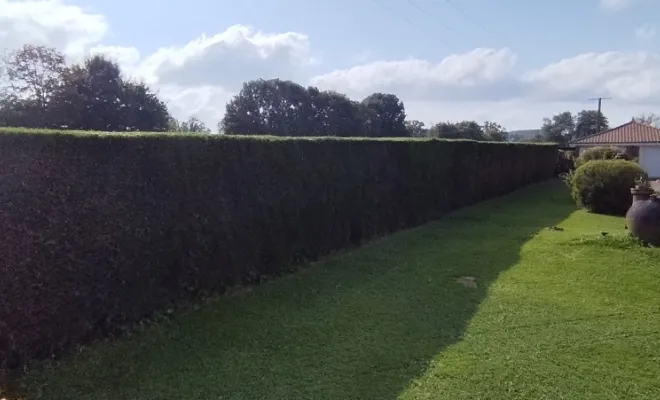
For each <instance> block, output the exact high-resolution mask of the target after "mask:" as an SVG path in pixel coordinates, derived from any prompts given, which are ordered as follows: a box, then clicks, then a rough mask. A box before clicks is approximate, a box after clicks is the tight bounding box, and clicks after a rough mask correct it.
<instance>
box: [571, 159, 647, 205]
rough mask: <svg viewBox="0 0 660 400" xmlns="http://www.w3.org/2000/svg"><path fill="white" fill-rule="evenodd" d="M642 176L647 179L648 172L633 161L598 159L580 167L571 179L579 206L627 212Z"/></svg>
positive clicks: (572, 189) (574, 196)
mask: <svg viewBox="0 0 660 400" xmlns="http://www.w3.org/2000/svg"><path fill="white" fill-rule="evenodd" d="M639 177H645V178H646V172H644V170H643V169H642V168H641V167H640V166H639V165H638V164H636V163H634V162H632V161H627V160H594V161H589V162H587V163H585V164H583V165H581V166H580V167H578V168H577V169H576V170H575V171H574V173H573V174H572V175H571V176H570V178H569V181H570V186H571V192H572V194H573V198H574V199H575V201H576V202H577V203H578V205H580V206H582V207H584V208H586V209H587V210H589V211H591V212H595V213H600V214H613V215H624V214H625V213H626V211H627V210H628V208H629V207H630V204H631V203H632V197H631V194H630V189H631V188H633V187H634V186H635V180H636V179H638V178H639Z"/></svg>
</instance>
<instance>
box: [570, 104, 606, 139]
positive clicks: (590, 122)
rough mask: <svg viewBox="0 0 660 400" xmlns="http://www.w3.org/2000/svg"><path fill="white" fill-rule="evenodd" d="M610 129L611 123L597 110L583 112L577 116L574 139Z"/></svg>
mask: <svg viewBox="0 0 660 400" xmlns="http://www.w3.org/2000/svg"><path fill="white" fill-rule="evenodd" d="M607 129H609V121H608V120H607V117H605V116H604V115H603V114H602V113H599V112H598V111H596V110H582V111H580V113H579V114H578V116H577V119H576V124H575V134H574V135H573V138H574V139H580V138H583V137H585V136H589V135H594V134H596V133H599V132H602V131H604V130H607Z"/></svg>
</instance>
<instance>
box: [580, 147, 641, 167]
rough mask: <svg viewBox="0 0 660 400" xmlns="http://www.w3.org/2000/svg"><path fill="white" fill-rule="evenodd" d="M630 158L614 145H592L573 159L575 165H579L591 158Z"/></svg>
mask: <svg viewBox="0 0 660 400" xmlns="http://www.w3.org/2000/svg"><path fill="white" fill-rule="evenodd" d="M630 159H631V158H630V157H629V156H628V155H627V154H626V153H625V152H624V151H621V150H619V149H617V148H614V147H593V148H590V149H586V150H585V151H583V152H582V154H580V156H579V157H578V158H577V160H575V166H576V167H579V166H580V165H583V164H585V163H587V162H589V161H593V160H630Z"/></svg>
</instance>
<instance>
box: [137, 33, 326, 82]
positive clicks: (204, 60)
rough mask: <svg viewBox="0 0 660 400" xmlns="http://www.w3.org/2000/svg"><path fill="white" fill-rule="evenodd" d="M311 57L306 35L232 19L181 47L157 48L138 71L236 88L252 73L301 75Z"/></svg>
mask: <svg viewBox="0 0 660 400" xmlns="http://www.w3.org/2000/svg"><path fill="white" fill-rule="evenodd" d="M315 62H316V60H315V59H314V58H313V57H312V56H311V51H310V46H309V40H308V38H307V36H306V35H303V34H300V33H295V32H286V33H278V34H266V33H262V32H258V31H255V30H253V29H252V28H250V27H247V26H243V25H234V26H231V27H229V28H227V30H225V31H224V32H222V33H219V34H216V35H213V36H206V35H202V36H200V37H199V38H197V39H195V40H193V41H191V42H189V43H188V44H186V45H184V46H181V47H168V48H161V49H159V50H158V51H156V52H155V53H154V54H152V55H150V56H149V57H147V58H146V59H145V60H144V61H143V63H142V65H141V67H140V73H141V74H142V75H144V76H145V77H146V78H147V79H148V80H151V81H153V82H158V83H162V84H176V85H181V86H187V87H194V86H209V85H210V86H221V87H223V88H231V89H234V90H235V89H238V88H240V86H241V84H242V82H244V81H247V80H251V79H257V78H275V77H280V78H283V79H296V78H300V75H299V74H300V72H301V70H302V69H304V68H305V67H306V66H308V65H310V64H313V63H315Z"/></svg>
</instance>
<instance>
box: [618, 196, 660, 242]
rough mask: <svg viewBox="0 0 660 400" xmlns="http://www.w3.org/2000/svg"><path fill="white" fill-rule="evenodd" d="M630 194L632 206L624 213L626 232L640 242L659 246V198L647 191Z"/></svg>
mask: <svg viewBox="0 0 660 400" xmlns="http://www.w3.org/2000/svg"><path fill="white" fill-rule="evenodd" d="M630 192H631V193H632V195H633V204H632V206H630V209H628V213H626V225H627V226H628V230H629V231H630V233H632V234H633V235H634V236H636V237H638V238H639V239H640V240H641V241H642V242H645V243H648V244H651V245H653V246H660V198H659V197H658V195H653V194H651V193H652V192H649V191H647V190H637V189H631V190H630Z"/></svg>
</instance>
